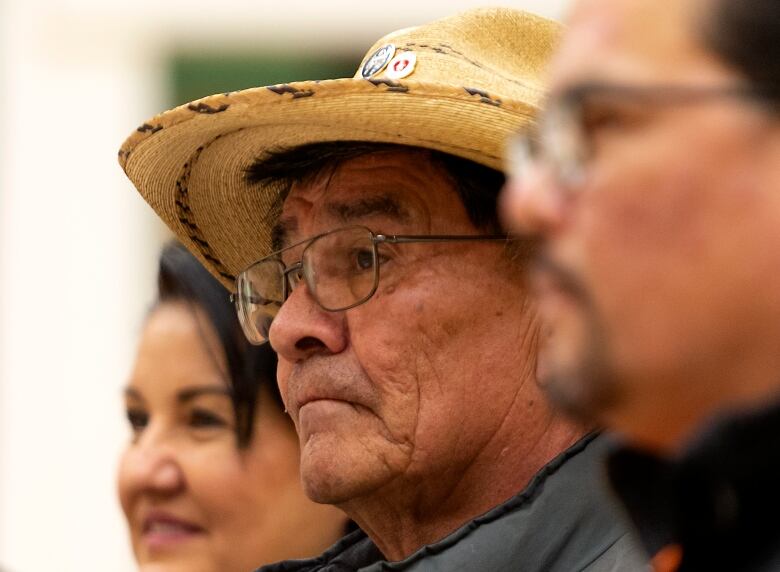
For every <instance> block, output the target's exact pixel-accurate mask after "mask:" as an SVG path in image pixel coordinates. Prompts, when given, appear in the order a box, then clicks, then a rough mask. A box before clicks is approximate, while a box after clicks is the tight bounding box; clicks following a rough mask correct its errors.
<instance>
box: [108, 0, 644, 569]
mask: <svg viewBox="0 0 780 572" xmlns="http://www.w3.org/2000/svg"><path fill="white" fill-rule="evenodd" d="M556 38H557V26H556V25H554V24H553V23H551V22H548V21H546V20H543V19H541V18H538V17H534V16H531V15H528V14H525V13H522V12H518V11H513V10H502V9H493V10H487V9H483V10H477V11H472V12H468V13H465V14H461V15H459V16H455V17H452V18H448V19H445V20H441V21H438V22H434V23H432V24H429V25H427V26H421V27H419V28H413V29H406V30H403V31H401V32H398V33H395V34H392V35H390V36H388V37H385V38H383V39H382V40H380V41H379V42H378V43H377V44H376V45H375V46H374V47H372V48H371V49H370V50H369V52H368V54H367V56H366V57H365V59H364V60H363V63H362V64H361V66H360V67H359V69H358V72H357V74H356V76H355V77H354V78H351V79H342V80H332V81H324V82H299V83H294V84H285V85H278V86H271V87H268V88H257V89H252V90H247V91H243V92H239V93H234V94H225V95H218V96H213V97H210V98H206V99H203V100H200V101H197V102H194V103H192V104H189V105H188V106H183V107H181V108H178V109H176V110H173V111H171V112H168V113H166V114H163V115H161V116H158V117H156V118H154V119H152V120H151V121H149V122H148V123H146V124H144V125H143V126H142V127H141V128H140V129H139V132H138V133H136V134H134V135H133V136H132V137H131V138H130V139H129V140H128V141H127V142H126V143H125V145H124V146H123V148H122V151H121V152H120V161H121V163H122V165H123V167H124V168H125V170H126V172H127V174H128V176H129V177H130V178H131V179H132V180H133V181H134V182H135V184H136V186H137V187H138V189H139V191H140V192H141V194H142V195H143V196H144V197H145V198H146V199H147V200H148V201H149V202H150V203H151V204H152V206H153V207H154V208H155V209H156V210H157V212H158V213H159V214H160V216H161V217H162V218H163V219H164V220H165V221H166V222H167V223H168V224H169V225H170V227H171V228H172V229H173V230H174V232H175V233H176V234H177V235H178V236H179V237H180V238H181V239H182V240H183V241H184V242H185V243H186V244H188V245H189V247H190V248H191V250H192V251H193V252H194V253H195V254H196V255H198V256H199V257H200V258H201V260H202V261H203V262H204V263H205V264H206V265H207V266H208V267H209V268H210V269H211V271H212V272H213V273H214V274H215V275H218V276H219V277H221V279H222V280H223V282H224V283H225V285H226V286H228V287H229V288H231V289H232V290H233V291H234V296H235V300H236V304H237V309H238V311H239V315H240V317H241V320H242V324H243V326H244V329H245V332H246V334H247V336H248V337H249V338H250V339H251V340H252V341H253V342H255V343H264V342H266V341H269V340H270V343H271V344H272V346H273V347H274V349H275V350H276V351H277V352H278V354H279V370H278V375H279V385H280V388H281V392H282V395H283V396H284V399H285V403H286V405H287V409H288V411H289V414H290V415H291V417H292V419H293V421H294V422H295V425H296V428H297V430H298V433H299V436H300V445H301V477H302V481H303V483H304V486H305V489H306V491H307V493H308V494H309V496H310V497H311V498H312V499H314V500H316V501H318V502H322V503H331V504H334V505H337V506H339V507H341V508H342V509H343V510H344V511H346V512H347V514H349V515H350V517H351V518H352V519H354V520H355V521H356V522H357V523H358V524H359V525H360V527H361V529H362V530H360V531H357V532H355V533H353V534H352V535H350V536H347V537H346V538H345V539H343V540H342V541H341V542H340V543H338V544H337V545H335V546H334V547H333V548H332V549H331V550H329V551H328V552H326V553H325V554H323V555H322V556H321V557H320V558H318V559H315V560H311V561H301V562H295V563H292V562H287V563H282V564H280V565H278V566H275V567H274V566H272V567H270V568H269V570H306V571H314V570H317V571H336V570H339V571H341V570H362V571H378V570H387V569H393V570H447V571H448V572H453V571H458V570H462V571H474V570H496V571H505V570H514V569H520V570H524V571H526V572H532V571H542V570H544V571H548V572H549V571H558V572H575V571H584V570H588V571H589V572H596V571H622V570H625V571H627V572H635V571H636V570H639V569H641V567H642V563H641V561H640V560H639V556H638V554H639V552H640V551H639V550H637V549H636V548H635V545H634V544H633V543H632V541H631V539H630V537H629V536H627V535H626V531H625V529H624V527H623V526H622V525H621V523H620V522H619V520H618V519H617V518H616V517H615V515H614V514H613V513H612V511H611V510H610V501H609V499H608V498H607V497H606V496H605V494H604V492H603V491H602V490H601V489H600V488H599V486H598V474H597V463H596V460H597V458H598V457H599V454H600V451H601V450H602V444H601V442H600V439H596V440H594V437H593V435H590V434H586V431H585V429H583V428H582V427H581V426H579V425H574V424H571V423H570V422H568V421H566V420H564V419H562V418H561V417H560V416H559V415H558V414H556V413H555V412H553V411H552V410H551V409H550V407H549V406H548V404H547V402H546V401H545V399H544V398H543V396H542V394H541V392H540V389H539V387H538V386H537V384H536V383H535V377H534V369H535V350H536V344H537V339H538V325H537V320H536V318H535V313H534V309H533V305H532V303H531V302H530V301H529V299H528V297H527V295H526V292H525V291H524V289H523V287H522V285H521V284H522V280H521V275H522V272H523V269H524V262H525V260H526V258H527V251H528V246H529V245H528V244H527V243H525V242H523V241H519V240H512V239H510V238H508V237H507V236H506V235H505V234H503V233H501V231H500V228H499V225H498V221H497V214H496V208H495V200H496V197H497V195H498V193H499V191H500V189H501V186H502V184H503V179H504V177H503V175H502V173H500V172H499V171H497V170H496V169H497V168H499V165H500V161H501V159H500V156H501V152H502V147H503V139H504V138H505V136H506V135H507V134H508V133H509V132H510V130H512V129H513V128H517V127H518V126H520V125H522V124H525V123H527V121H528V118H529V117H530V116H531V115H532V114H533V112H534V108H535V104H536V102H537V101H538V99H539V98H540V96H541V95H542V94H543V91H544V90H543V85H542V84H541V83H540V82H539V74H540V70H541V68H542V67H543V65H544V63H545V61H546V60H547V57H548V54H549V53H550V51H551V50H552V47H553V45H554V42H555V40H556ZM261 438H262V436H261ZM259 541H261V540H260V539H259ZM390 562H392V563H390Z"/></svg>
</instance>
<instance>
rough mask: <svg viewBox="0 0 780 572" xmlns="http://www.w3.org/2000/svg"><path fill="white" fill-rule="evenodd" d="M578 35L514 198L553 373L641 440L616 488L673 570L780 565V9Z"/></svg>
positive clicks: (570, 398)
mask: <svg viewBox="0 0 780 572" xmlns="http://www.w3.org/2000/svg"><path fill="white" fill-rule="evenodd" d="M570 24H571V29H570V30H569V32H568V33H567V35H566V37H565V39H564V41H563V45H562V47H561V48H560V51H559V52H558V55H557V56H556V57H555V58H554V63H553V65H552V72H551V76H552V77H551V84H552V85H551V90H552V94H551V96H550V99H549V102H548V104H547V109H546V112H544V114H543V116H542V118H541V119H540V121H539V124H538V127H537V130H536V133H529V134H527V136H526V139H525V142H524V143H523V142H522V141H520V142H518V145H517V146H516V147H515V149H514V151H513V153H512V162H513V165H514V168H515V170H516V173H515V174H516V176H515V177H514V181H513V183H512V185H511V193H510V196H508V197H506V199H507V200H506V204H507V206H508V207H509V211H510V212H511V214H512V215H513V218H514V222H515V223H516V224H517V225H518V226H519V227H520V229H522V230H524V231H526V232H534V233H536V234H537V235H538V236H540V237H541V238H543V239H544V242H545V247H544V253H543V255H542V256H541V257H540V259H539V261H538V265H537V270H538V271H537V272H535V274H534V278H533V282H534V284H535V286H536V290H537V291H538V293H539V295H540V297H541V300H540V306H541V311H542V317H543V319H544V321H545V322H546V323H547V324H548V331H547V332H546V333H545V348H544V350H543V352H542V357H541V358H540V364H541V365H540V377H541V381H542V383H543V384H544V385H545V386H546V388H547V389H548V391H549V393H550V395H552V396H553V397H554V399H555V400H556V401H557V402H558V403H559V404H560V405H562V406H563V407H564V408H565V409H567V410H569V411H570V412H572V413H574V414H575V415H576V416H578V417H579V418H581V419H588V420H597V421H600V422H604V423H606V424H607V425H609V426H611V427H614V428H617V429H619V430H620V431H621V432H623V433H624V434H625V435H626V436H627V437H628V439H630V440H631V441H632V442H633V443H634V445H635V447H636V450H635V451H634V452H631V451H625V452H623V453H622V454H618V455H616V456H615V457H614V458H613V459H612V461H611V472H612V478H613V482H614V485H615V487H616V488H617V490H618V491H619V492H620V493H621V495H622V496H623V498H624V500H625V501H626V504H627V505H628V507H629V509H631V511H632V512H633V514H634V516H635V517H636V520H637V524H638V525H639V527H640V529H641V530H643V532H644V533H645V540H646V544H647V545H648V547H649V548H650V550H651V551H652V552H657V551H659V550H660V552H659V554H658V560H657V562H658V565H659V566H660V567H661V568H662V569H676V567H677V566H678V565H679V566H680V568H679V569H680V570H740V571H744V570H780V534H779V531H780V527H777V526H776V525H766V524H765V523H767V522H771V521H773V520H774V517H775V516H776V514H777V511H778V510H779V509H780V493H778V490H777V482H778V480H779V479H780V455H779V454H778V449H777V439H778V435H780V433H779V431H780V407H778V405H779V401H778V400H780V287H778V284H779V283H780V115H779V114H780V41H779V40H778V38H780V4H778V3H777V1H776V0H741V1H739V2H734V1H732V0H680V1H678V2H654V1H651V0H630V1H626V0H619V1H618V0H582V1H580V2H578V3H577V4H576V7H575V9H574V11H573V14H572V17H571V22H570ZM725 410H731V411H732V414H733V415H735V417H733V418H731V419H729V420H721V421H720V422H719V423H717V424H715V425H710V426H709V427H710V428H709V429H707V430H704V429H702V425H701V424H702V422H703V421H705V420H708V419H709V418H711V417H713V416H721V415H722V414H723V412H724V411H725ZM640 449H641V450H655V451H664V452H666V453H667V454H670V455H669V456H671V457H674V461H671V460H670V461H666V462H662V461H660V460H658V459H655V458H653V457H652V456H648V455H643V454H641V453H640V452H639V450H640ZM664 547H665V549H663V550H661V549H662V548H664Z"/></svg>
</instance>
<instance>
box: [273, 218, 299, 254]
mask: <svg viewBox="0 0 780 572" xmlns="http://www.w3.org/2000/svg"><path fill="white" fill-rule="evenodd" d="M297 230H298V220H297V219H294V218H286V219H279V221H278V222H277V223H276V224H275V225H274V227H273V228H272V229H271V250H272V252H276V251H277V250H281V249H282V248H284V247H285V246H287V245H288V244H289V242H290V235H291V234H293V233H294V232H295V231H297Z"/></svg>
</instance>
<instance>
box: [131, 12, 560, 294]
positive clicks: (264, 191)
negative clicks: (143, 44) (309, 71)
mask: <svg viewBox="0 0 780 572" xmlns="http://www.w3.org/2000/svg"><path fill="white" fill-rule="evenodd" d="M559 33H560V27H559V25H558V24H556V23H554V22H552V21H549V20H546V19H544V18H540V17H538V16H534V15H532V14H528V13H525V12H521V11H518V10H511V9H504V8H483V9H477V10H471V11H468V12H464V13H461V14H458V15H455V16H452V17H449V18H445V19H442V20H438V21H435V22H433V23H430V24H427V25H424V26H419V27H416V28H407V29H404V30H400V31H398V32H395V33H392V34H389V35H387V36H385V37H384V38H382V39H380V40H379V41H378V42H377V43H376V44H374V45H373V46H372V47H371V48H370V49H369V50H368V53H367V54H366V56H365V58H364V59H363V61H362V62H361V64H360V66H359V67H358V70H357V73H356V74H355V75H354V77H352V78H345V79H334V80H325V81H300V82H294V83H288V84H281V85H272V86H268V87H257V88H251V89H246V90H242V91H236V92H232V93H224V94H218V95H212V96H210V97H205V98H203V99H199V100H197V101H194V102H192V103H189V104H186V105H182V106H180V107H177V108H175V109H173V110H170V111H167V112H165V113H162V114H160V115H158V116H156V117H154V118H152V119H150V120H149V121H147V122H146V123H144V124H143V125H141V127H139V128H138V129H137V130H136V131H135V132H134V133H133V134H132V135H130V137H129V138H128V139H127V140H126V141H125V142H124V144H123V145H122V148H121V150H120V151H119V163H120V164H121V166H122V168H123V169H124V170H125V173H126V174H127V176H128V177H129V178H130V180H132V182H133V183H134V184H135V186H136V188H137V189H138V191H139V192H140V193H141V195H142V196H143V198H144V199H145V200H146V201H147V202H148V203H149V204H150V205H151V206H152V208H153V209H154V210H155V211H156V212H157V214H158V215H159V216H160V217H161V218H162V219H163V221H165V223H166V224H167V225H168V226H169V227H170V228H171V230H172V231H173V232H174V233H175V234H176V236H177V237H178V238H179V239H180V240H181V241H182V242H183V243H184V244H185V245H186V246H187V247H188V248H189V249H190V250H191V251H192V252H193V253H194V254H195V255H196V256H197V257H198V258H199V259H200V260H201V261H202V262H203V263H204V264H205V265H206V267H207V268H208V269H209V270H210V271H211V272H212V274H214V275H215V276H217V277H218V278H219V279H220V280H221V281H222V283H223V284H224V285H225V286H227V287H228V288H232V287H233V282H234V279H235V276H236V274H238V273H239V272H240V271H241V270H243V269H244V268H245V267H246V266H248V265H249V264H250V263H252V262H253V261H255V260H257V259H258V258H261V257H262V256H264V255H266V254H268V253H269V252H270V250H271V247H270V244H271V240H270V230H271V228H272V227H273V225H274V223H275V220H273V218H274V213H275V212H276V210H278V209H275V208H274V206H275V204H276V203H277V202H278V197H279V191H278V189H275V188H270V187H269V188H263V187H261V186H258V185H256V184H251V185H250V184H249V183H248V182H247V181H246V178H245V173H246V169H247V168H248V167H249V166H250V165H251V164H252V163H254V162H255V161H256V160H257V159H260V158H262V157H263V156H264V154H266V153H267V152H268V151H269V150H273V149H278V148H280V147H295V146H299V145H304V144H307V143H315V142H325V141H374V142H382V143H398V144H403V145H413V146H417V147H425V148H430V149H435V150H439V151H443V152H445V153H450V154H452V155H457V156H459V157H463V158H466V159H470V160H472V161H475V162H477V163H481V164H483V165H486V166H489V167H492V168H495V169H499V170H500V169H501V168H502V152H503V147H504V142H505V140H506V138H507V136H508V135H509V134H511V133H512V132H513V131H515V130H516V129H517V128H518V127H520V126H522V125H524V124H526V123H528V122H529V120H530V119H531V118H532V117H533V115H534V113H535V111H536V109H537V105H538V104H539V102H540V100H541V98H542V97H543V96H544V84H543V82H542V73H543V70H544V67H545V64H546V62H547V60H548V58H549V57H550V55H551V52H552V50H553V48H554V46H555V43H556V41H557V39H558V37H559Z"/></svg>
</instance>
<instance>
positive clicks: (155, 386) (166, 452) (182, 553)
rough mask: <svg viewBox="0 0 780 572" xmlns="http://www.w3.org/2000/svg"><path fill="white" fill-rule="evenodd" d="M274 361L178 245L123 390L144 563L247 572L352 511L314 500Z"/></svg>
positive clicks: (126, 477)
mask: <svg viewBox="0 0 780 572" xmlns="http://www.w3.org/2000/svg"><path fill="white" fill-rule="evenodd" d="M275 365H276V358H275V355H274V354H273V352H272V351H271V350H270V349H269V348H268V347H267V346H260V347H256V346H251V345H249V344H248V343H247V342H246V340H245V339H244V336H243V334H242V333H241V330H240V327H239V324H238V321H237V319H236V316H235V312H234V310H233V307H232V304H230V301H229V299H228V295H227V292H226V291H225V289H224V288H223V287H222V286H221V285H220V284H219V283H218V282H217V281H216V280H215V279H214V278H212V277H211V275H209V274H208V272H207V271H206V270H204V269H203V267H202V266H201V265H200V264H199V263H198V261H197V260H196V259H195V258H194V257H193V256H192V255H190V254H189V253H188V252H187V251H186V250H185V249H184V248H183V247H181V246H180V245H170V246H168V247H166V248H165V249H164V250H163V254H162V256H161V259H160V268H159V276H158V299H157V302H156V304H155V306H154V307H153V309H152V310H151V312H150V314H149V316H148V317H147V318H146V322H145V325H144V328H143V332H142V335H141V339H140V344H139V347H138V353H137V356H136V361H135V366H134V368H133V372H132V375H131V378H130V383H129V385H128V386H127V389H126V390H125V408H126V411H127V420H128V422H129V424H130V429H131V431H132V440H131V442H130V443H129V445H128V446H127V449H126V451H125V452H124V454H123V456H122V459H121V463H120V468H119V479H118V481H119V482H118V484H119V497H120V501H121V504H122V508H123V510H124V513H125V516H126V517H127V521H128V526H129V531H130V538H131V541H132V546H133V551H134V553H135V557H136V559H137V560H138V564H139V566H140V569H141V570H142V571H145V572H151V571H152V570H154V571H155V572H175V571H182V572H184V571H186V572H217V571H218V572H233V571H236V572H239V571H240V572H247V571H249V570H252V569H254V568H256V567H257V566H259V565H261V564H264V563H268V562H273V561H277V560H283V559H288V558H302V557H307V556H314V555H316V554H319V553H321V552H322V551H323V549H324V548H326V547H327V546H329V545H330V544H332V543H333V542H335V541H336V540H337V539H338V538H340V537H341V536H342V534H343V533H344V529H345V523H346V517H345V516H344V515H343V514H342V513H341V512H340V511H338V510H337V509H335V508H333V507H331V506H326V505H318V504H315V503H313V502H311V501H309V500H308V498H306V496H305V494H304V493H303V491H302V489H301V486H300V483H299V478H298V439H297V436H296V434H295V430H294V427H293V425H292V422H291V421H290V419H289V417H288V416H287V415H286V414H285V413H284V410H283V406H282V403H281V399H280V397H279V394H278V391H277V388H276V383H275Z"/></svg>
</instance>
